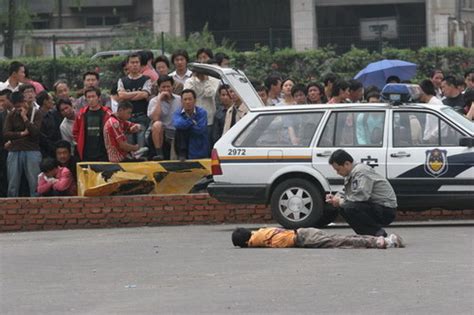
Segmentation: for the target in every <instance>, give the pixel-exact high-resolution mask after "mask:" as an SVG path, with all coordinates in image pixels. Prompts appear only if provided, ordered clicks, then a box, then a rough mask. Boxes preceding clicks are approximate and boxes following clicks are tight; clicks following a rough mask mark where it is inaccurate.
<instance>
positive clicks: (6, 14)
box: [0, 0, 32, 58]
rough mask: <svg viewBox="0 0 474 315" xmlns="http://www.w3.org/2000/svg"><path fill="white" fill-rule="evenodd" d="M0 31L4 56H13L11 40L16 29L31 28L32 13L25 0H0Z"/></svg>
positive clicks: (0, 43)
mask: <svg viewBox="0 0 474 315" xmlns="http://www.w3.org/2000/svg"><path fill="white" fill-rule="evenodd" d="M0 8H1V9H2V10H1V13H0V33H1V34H2V36H3V41H1V42H0V45H3V46H4V53H5V56H6V57H8V58H12V57H13V40H14V39H15V32H16V31H17V30H29V29H31V28H32V25H31V17H32V13H31V11H30V9H29V6H28V1H27V0H0Z"/></svg>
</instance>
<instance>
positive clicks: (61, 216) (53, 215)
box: [44, 213, 64, 219]
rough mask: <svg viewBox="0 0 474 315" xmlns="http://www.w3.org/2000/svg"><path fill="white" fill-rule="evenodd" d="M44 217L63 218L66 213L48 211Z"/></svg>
mask: <svg viewBox="0 0 474 315" xmlns="http://www.w3.org/2000/svg"><path fill="white" fill-rule="evenodd" d="M44 217H45V219H63V218H64V214H62V213H48V214H46V215H45V216H44Z"/></svg>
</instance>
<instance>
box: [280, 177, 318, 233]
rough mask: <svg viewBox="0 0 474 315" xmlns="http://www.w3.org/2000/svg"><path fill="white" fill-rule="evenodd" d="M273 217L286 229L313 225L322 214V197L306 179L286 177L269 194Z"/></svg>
mask: <svg viewBox="0 0 474 315" xmlns="http://www.w3.org/2000/svg"><path fill="white" fill-rule="evenodd" d="M271 209H272V215H273V218H274V219H275V220H276V221H277V222H278V223H279V224H281V225H282V226H283V227H285V228H287V229H297V228H301V227H313V226H315V224H317V222H318V221H319V220H320V219H321V217H322V215H323V211H324V208H323V198H322V195H321V192H320V191H319V189H318V188H316V185H314V184H313V183H311V182H310V181H308V180H306V179H301V178H292V179H287V180H285V181H283V182H281V183H280V184H278V186H277V187H276V188H275V190H274V191H273V193H272V196H271Z"/></svg>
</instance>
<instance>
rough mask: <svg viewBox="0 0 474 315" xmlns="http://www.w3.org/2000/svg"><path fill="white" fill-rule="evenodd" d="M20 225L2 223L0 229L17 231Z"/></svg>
mask: <svg viewBox="0 0 474 315" xmlns="http://www.w3.org/2000/svg"><path fill="white" fill-rule="evenodd" d="M21 228H22V226H21V225H18V224H17V225H4V226H1V227H0V230H1V231H19V230H21Z"/></svg>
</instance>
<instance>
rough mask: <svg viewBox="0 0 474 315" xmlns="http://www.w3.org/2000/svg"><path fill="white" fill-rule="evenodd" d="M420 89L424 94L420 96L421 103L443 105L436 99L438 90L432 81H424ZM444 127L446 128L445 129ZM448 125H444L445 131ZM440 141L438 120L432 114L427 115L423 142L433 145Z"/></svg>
mask: <svg viewBox="0 0 474 315" xmlns="http://www.w3.org/2000/svg"><path fill="white" fill-rule="evenodd" d="M420 88H421V90H422V92H423V93H421V95H420V101H421V102H422V103H426V104H432V105H443V102H442V101H441V100H440V99H439V98H437V97H436V90H435V86H434V84H433V82H431V80H423V81H421V83H420ZM443 127H444V128H443ZM446 127H447V125H446V124H443V126H442V127H441V128H442V132H443V129H446ZM444 132H446V131H444ZM437 140H438V118H437V117H436V116H434V115H432V114H428V115H426V121H425V128H424V130H423V142H427V143H431V142H434V141H437Z"/></svg>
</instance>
